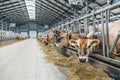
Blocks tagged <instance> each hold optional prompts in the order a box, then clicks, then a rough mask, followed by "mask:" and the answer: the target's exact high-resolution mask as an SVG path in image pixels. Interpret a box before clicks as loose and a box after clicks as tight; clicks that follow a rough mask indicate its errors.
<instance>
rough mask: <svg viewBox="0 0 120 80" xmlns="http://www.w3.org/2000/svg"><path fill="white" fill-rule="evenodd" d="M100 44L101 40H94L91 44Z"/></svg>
mask: <svg viewBox="0 0 120 80" xmlns="http://www.w3.org/2000/svg"><path fill="white" fill-rule="evenodd" d="M99 43H100V40H99V39H93V40H92V42H91V45H92V46H97V45H98V44H99Z"/></svg>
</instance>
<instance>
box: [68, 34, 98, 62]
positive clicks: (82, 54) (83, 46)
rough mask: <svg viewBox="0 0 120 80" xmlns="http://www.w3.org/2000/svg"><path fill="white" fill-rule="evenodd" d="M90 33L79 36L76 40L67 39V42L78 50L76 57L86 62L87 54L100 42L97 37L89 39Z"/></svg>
mask: <svg viewBox="0 0 120 80" xmlns="http://www.w3.org/2000/svg"><path fill="white" fill-rule="evenodd" d="M91 34H92V32H91V33H89V34H88V35H87V36H86V37H79V38H78V39H77V40H75V39H71V40H69V44H70V45H72V46H74V47H75V48H76V49H77V50H78V54H77V56H78V58H79V61H80V62H87V61H88V56H89V54H90V52H91V51H92V48H93V46H97V45H98V44H99V43H100V40H98V39H90V37H91Z"/></svg>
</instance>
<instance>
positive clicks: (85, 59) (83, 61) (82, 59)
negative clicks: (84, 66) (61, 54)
mask: <svg viewBox="0 0 120 80" xmlns="http://www.w3.org/2000/svg"><path fill="white" fill-rule="evenodd" d="M79 61H80V62H82V63H85V62H87V61H88V57H84V56H82V57H79Z"/></svg>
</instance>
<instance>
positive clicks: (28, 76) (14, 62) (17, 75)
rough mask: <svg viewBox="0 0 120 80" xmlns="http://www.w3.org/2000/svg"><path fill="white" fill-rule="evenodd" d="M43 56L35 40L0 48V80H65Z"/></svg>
mask: <svg viewBox="0 0 120 80" xmlns="http://www.w3.org/2000/svg"><path fill="white" fill-rule="evenodd" d="M44 56H45V55H44V53H43V51H42V50H40V47H39V45H38V43H37V41H36V40H35V39H28V40H24V41H22V42H18V43H14V44H12V45H9V46H5V47H2V48H0V80H67V77H66V76H65V75H64V74H63V73H62V72H60V71H59V69H58V68H57V67H56V66H55V65H53V64H50V63H46V61H45V60H44Z"/></svg>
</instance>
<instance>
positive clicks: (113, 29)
mask: <svg viewBox="0 0 120 80" xmlns="http://www.w3.org/2000/svg"><path fill="white" fill-rule="evenodd" d="M96 30H97V31H102V25H101V24H99V25H98V26H97V28H96ZM119 31H120V21H114V22H110V23H109V47H110V48H111V46H112V44H113V42H114V40H115V38H116V37H117V35H118V33H119ZM105 34H106V30H105ZM105 38H106V35H105ZM101 41H102V40H101ZM114 53H115V54H116V53H120V40H119V41H118V42H117V45H116V47H115V48H114V50H113V51H112V52H111V53H110V57H111V58H114V59H115V58H116V55H115V54H114Z"/></svg>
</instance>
